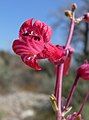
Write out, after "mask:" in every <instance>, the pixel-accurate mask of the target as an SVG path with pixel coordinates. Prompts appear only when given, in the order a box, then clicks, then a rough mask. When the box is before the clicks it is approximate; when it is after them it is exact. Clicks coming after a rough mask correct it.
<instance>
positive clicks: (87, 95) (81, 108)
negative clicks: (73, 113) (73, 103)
mask: <svg viewBox="0 0 89 120" xmlns="http://www.w3.org/2000/svg"><path fill="white" fill-rule="evenodd" d="M88 97H89V92H88V93H87V94H86V96H85V99H84V101H83V103H82V104H81V107H80V109H79V112H78V113H77V116H78V115H79V114H81V112H82V110H83V107H84V104H85V102H86V101H87V99H88Z"/></svg>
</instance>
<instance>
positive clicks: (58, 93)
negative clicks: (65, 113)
mask: <svg viewBox="0 0 89 120" xmlns="http://www.w3.org/2000/svg"><path fill="white" fill-rule="evenodd" d="M74 26H75V21H74V20H71V24H70V30H69V35H68V39H67V42H66V45H65V49H67V48H68V47H69V46H70V43H71V40H72V36H73V32H74ZM63 68H64V63H63V64H61V65H60V66H59V65H58V66H57V71H56V84H55V91H54V95H55V97H56V98H57V105H58V111H57V113H56V120H61V119H62V118H61V116H62V115H61V100H62V78H63Z"/></svg>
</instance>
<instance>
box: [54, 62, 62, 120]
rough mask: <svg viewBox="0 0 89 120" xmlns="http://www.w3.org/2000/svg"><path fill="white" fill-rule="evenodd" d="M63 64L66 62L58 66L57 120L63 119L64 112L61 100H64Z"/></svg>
mask: <svg viewBox="0 0 89 120" xmlns="http://www.w3.org/2000/svg"><path fill="white" fill-rule="evenodd" d="M63 66H64V64H61V65H58V66H57V78H56V81H57V84H56V91H55V92H56V93H55V94H56V98H57V105H58V111H57V112H56V120H61V119H62V113H61V101H62V78H63Z"/></svg>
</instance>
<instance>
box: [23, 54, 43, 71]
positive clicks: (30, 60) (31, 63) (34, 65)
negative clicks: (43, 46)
mask: <svg viewBox="0 0 89 120" xmlns="http://www.w3.org/2000/svg"><path fill="white" fill-rule="evenodd" d="M21 59H22V61H23V62H24V63H25V64H26V65H28V66H29V67H32V68H34V69H35V70H41V69H42V68H41V67H40V66H39V65H38V63H37V60H36V58H35V57H29V56H26V55H23V56H21Z"/></svg>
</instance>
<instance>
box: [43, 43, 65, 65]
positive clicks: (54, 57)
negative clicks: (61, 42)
mask: <svg viewBox="0 0 89 120" xmlns="http://www.w3.org/2000/svg"><path fill="white" fill-rule="evenodd" d="M43 54H44V55H45V57H46V58H48V59H49V60H50V61H51V62H53V63H54V64H60V59H61V58H62V57H64V55H65V50H64V49H63V48H62V47H61V46H55V45H52V44H46V45H45V49H44V51H43Z"/></svg>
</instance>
